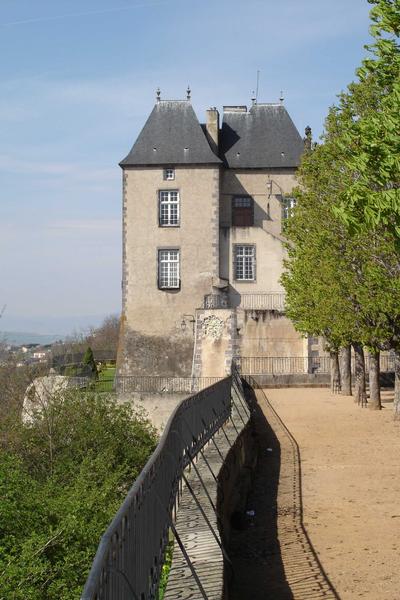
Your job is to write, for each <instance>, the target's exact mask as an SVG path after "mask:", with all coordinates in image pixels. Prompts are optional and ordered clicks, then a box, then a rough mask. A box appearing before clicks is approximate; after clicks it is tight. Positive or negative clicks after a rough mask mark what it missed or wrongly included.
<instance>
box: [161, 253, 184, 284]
mask: <svg viewBox="0 0 400 600" xmlns="http://www.w3.org/2000/svg"><path fill="white" fill-rule="evenodd" d="M180 283H181V282H180V252H179V250H178V249H177V248H173V249H170V248H165V249H164V248H163V249H161V250H159V251H158V287H159V288H160V290H170V289H173V290H174V289H175V290H176V289H179V288H180Z"/></svg>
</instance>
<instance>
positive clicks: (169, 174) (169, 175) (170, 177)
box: [164, 169, 175, 181]
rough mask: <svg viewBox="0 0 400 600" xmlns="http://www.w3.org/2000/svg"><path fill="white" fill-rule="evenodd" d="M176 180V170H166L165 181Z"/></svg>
mask: <svg viewBox="0 0 400 600" xmlns="http://www.w3.org/2000/svg"><path fill="white" fill-rule="evenodd" d="M174 179H175V169H164V180H165V181H173V180H174Z"/></svg>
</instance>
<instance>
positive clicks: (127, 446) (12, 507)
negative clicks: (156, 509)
mask: <svg viewBox="0 0 400 600" xmlns="http://www.w3.org/2000/svg"><path fill="white" fill-rule="evenodd" d="M4 430H6V432H7V435H3V432H0V433H1V442H2V443H1V447H0V496H1V497H2V502H1V503H0V533H1V536H0V538H1V542H0V598H1V599H3V598H4V600H5V599H7V600H8V599H9V598H13V600H56V599H57V600H70V599H75V598H78V597H79V595H80V592H81V590H82V587H83V584H84V582H85V579H86V577H87V574H88V571H89V568H90V565H91V562H92V560H93V557H94V554H95V552H96V549H97V545H98V542H99V539H100V537H101V535H102V534H103V533H104V530H105V529H106V527H107V525H108V523H109V522H110V520H111V519H112V517H113V516H114V514H115V513H116V511H117V509H118V508H119V506H120V504H121V502H122V500H123V498H124V497H125V495H126V493H127V491H128V489H129V488H130V486H131V485H132V483H133V481H134V480H135V478H136V477H137V476H138V474H139V473H140V471H141V470H142V468H143V466H144V464H145V463H146V461H147V459H148V457H149V455H150V453H151V452H152V451H153V449H154V447H155V443H156V434H155V431H154V429H153V428H152V426H151V425H150V424H149V423H148V422H147V421H146V420H145V419H144V418H143V416H142V415H141V414H139V413H136V412H135V411H134V410H133V409H132V407H131V406H130V405H127V404H123V405H119V404H118V403H117V402H116V400H115V399H114V398H113V397H112V396H106V395H104V394H99V395H96V394H93V393H87V394H82V393H80V392H76V391H74V392H72V391H70V392H68V393H63V395H58V396H57V397H53V398H52V400H51V401H50V402H49V403H48V405H47V406H46V410H43V409H42V410H41V411H40V412H39V411H38V413H37V415H36V417H35V419H34V421H33V423H32V424H30V425H29V426H26V425H23V424H22V423H20V422H17V421H16V420H15V419H10V421H9V422H8V423H5V424H4Z"/></svg>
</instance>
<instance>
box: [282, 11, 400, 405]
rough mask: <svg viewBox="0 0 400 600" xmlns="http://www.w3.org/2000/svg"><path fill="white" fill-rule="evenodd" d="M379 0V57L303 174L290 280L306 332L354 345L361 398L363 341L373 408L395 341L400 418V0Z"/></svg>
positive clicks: (331, 121)
mask: <svg viewBox="0 0 400 600" xmlns="http://www.w3.org/2000/svg"><path fill="white" fill-rule="evenodd" d="M371 3H372V4H373V5H374V7H373V9H372V10H371V18H372V21H373V25H372V27H371V32H372V34H373V35H374V38H375V43H374V44H373V45H372V46H371V47H370V50H371V51H372V54H373V56H372V58H371V57H370V58H367V59H365V61H363V64H362V66H361V68H360V69H359V70H358V71H357V74H358V81H357V82H355V83H352V84H350V85H349V87H348V90H347V92H346V93H343V94H341V95H340V98H339V104H338V106H336V107H332V108H331V109H330V111H329V114H328V117H327V120H326V123H325V134H324V137H323V143H322V144H321V145H320V146H318V147H317V148H315V149H314V150H313V151H310V149H309V151H308V153H307V154H306V156H305V157H304V160H303V163H302V165H301V168H300V171H299V182H300V188H299V189H298V190H297V192H296V197H297V199H298V207H297V208H296V210H295V212H294V217H293V219H292V222H291V223H289V226H288V228H287V235H288V239H289V245H288V254H289V259H288V262H287V265H286V266H287V268H288V272H287V273H286V274H285V275H284V277H283V284H284V286H285V288H286V290H287V293H288V298H287V304H288V314H289V316H291V318H292V319H293V321H294V323H295V326H296V327H297V328H298V329H299V330H300V331H303V332H307V333H313V334H319V335H324V336H325V337H326V338H327V340H328V342H329V344H330V346H331V347H332V348H333V349H335V348H337V347H338V346H340V345H343V346H347V345H348V344H349V343H352V344H353V347H354V351H355V354H356V394H355V397H356V400H357V399H358V401H361V403H363V400H364V395H365V384H364V358H363V346H367V347H368V348H369V351H370V356H371V357H372V358H371V360H370V365H371V377H370V387H371V402H370V406H371V407H374V408H380V396H379V372H378V366H379V351H380V350H381V349H387V348H388V347H392V348H394V350H395V352H396V365H398V368H397V369H396V373H397V374H396V392H395V408H396V411H397V413H398V414H399V416H400V355H399V349H400V331H399V324H400V289H399V281H400V277H399V275H400V258H399V247H400V246H399V241H400V229H399V223H400V220H399V219H400V197H399V188H400V183H399V182H400V169H399V167H400V155H399V149H400V137H399V133H398V132H399V129H400V128H399V123H398V121H399V119H398V115H399V107H400V103H399V100H400V90H399V85H400V78H399V75H400V59H399V46H398V44H397V36H398V33H399V28H400V24H399V23H400V20H399V16H400V3H399V0H371Z"/></svg>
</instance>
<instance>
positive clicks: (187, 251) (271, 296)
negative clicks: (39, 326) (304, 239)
mask: <svg viewBox="0 0 400 600" xmlns="http://www.w3.org/2000/svg"><path fill="white" fill-rule="evenodd" d="M226 113H227V117H226V119H225V115H224V122H223V124H222V128H220V127H219V115H218V111H217V110H216V109H210V110H208V111H207V119H208V125H206V126H203V127H202V128H201V126H200V124H199V123H198V121H197V118H196V116H195V114H194V112H193V110H192V108H191V105H190V102H188V101H168V102H167V101H166V102H165V103H163V101H159V102H158V103H157V104H156V106H155V108H154V109H153V112H152V114H151V115H150V117H149V120H148V121H147V123H146V125H145V127H144V128H143V130H142V132H141V134H140V135H139V138H138V140H137V142H136V143H135V145H134V146H133V148H132V150H131V152H130V154H129V155H128V156H127V158H126V159H124V161H122V163H121V166H122V168H123V281H122V290H123V294H122V295H123V308H122V324H121V335H120V345H119V353H118V372H119V375H143V374H148V375H150V374H151V375H175V376H190V375H193V376H197V377H215V376H223V375H225V374H226V373H227V372H229V369H230V364H231V361H232V358H234V357H235V356H238V355H239V354H242V355H246V356H262V355H265V356H273V355H295V356H296V355H297V356H302V355H304V354H307V344H306V343H305V342H304V340H302V339H301V338H300V337H299V336H298V335H297V334H296V333H295V331H294V329H293V327H292V325H291V324H290V322H289V321H288V320H287V319H286V317H285V316H284V314H283V310H282V307H283V300H282V297H283V289H282V286H281V284H280V276H281V274H282V268H283V260H284V256H285V250H284V246H283V241H284V237H283V231H282V230H283V216H284V214H285V212H284V202H285V197H286V196H287V195H288V194H290V192H291V190H292V189H293V187H294V185H295V183H296V181H295V173H296V168H297V164H298V160H299V157H300V154H301V151H302V142H301V138H300V136H299V134H298V133H297V130H296V129H295V128H294V125H293V124H292V122H291V121H290V117H288V115H287V113H286V111H285V109H284V108H283V107H279V106H276V105H261V106H260V108H258V106H253V107H252V109H251V110H250V111H247V109H246V110H245V107H227V108H226ZM236 121H237V122H238V126H237V131H234V134H235V135H234V136H233V139H231V138H232V131H233V127H236V125H235V123H236ZM263 127H264V129H265V132H264V133H268V131H269V130H270V129H271V131H272V133H270V134H269V135H270V136H271V135H272V136H273V137H271V138H270V139H268V135H267V137H266V136H265V135H264V133H263ZM240 128H242V129H240ZM279 128H280V129H279ZM235 136H236V137H235ZM246 136H247V137H248V138H249V139H247V141H246ZM253 137H254V143H253ZM236 138H237V140H239V141H237V140H236ZM265 140H267V141H265ZM235 143H236V144H239V146H238V148H239V150H240V151H237V152H236V153H235V152H233V150H232V148H235ZM263 144H264V145H265V144H267V147H266V149H265V153H264V151H263ZM253 155H254V157H253ZM264 155H265V157H266V158H265V159H264ZM252 157H253V158H254V165H253V164H252V160H253V159H252ZM236 165H237V166H236ZM243 165H244V166H243ZM167 192H173V193H176V194H175V200H176V198H178V204H179V208H178V211H179V216H178V218H176V217H175V221H174V222H173V224H172V225H170V224H168V225H167V226H166V225H165V222H163V220H162V217H161V210H162V208H161V200H160V198H161V195H160V194H161V193H167ZM167 196H168V194H167ZM238 198H239V204H240V202H241V200H240V199H244V204H246V202H247V203H250V209H249V210H250V212H251V217H249V218H250V221H249V222H248V223H247V222H239V223H238V222H236V221H235V218H236V217H235V215H234V214H233V211H235V210H237V204H235V205H234V202H236V199H238ZM168 210H169V209H168ZM239 210H240V208H239ZM244 210H245V211H246V210H247V209H246V208H245V209H244ZM242 213H243V211H242ZM246 218H247V217H246ZM248 248H253V250H251V252H253V256H252V257H251V258H250V259H248V261H250V262H251V265H250V267H249V269H250V274H247V275H246V274H245V276H243V274H241V273H239V272H238V266H237V261H238V260H239V259H238V252H239V253H240V252H244V251H246V249H248ZM238 249H239V251H238ZM243 249H244V250H243ZM166 250H172V251H173V252H174V253H175V254H174V257H175V258H177V262H178V263H179V267H178V269H179V283H177V281H175V282H174V284H173V285H171V287H168V286H165V285H164V282H163V280H162V281H161V285H160V277H162V275H160V273H161V271H160V269H162V268H164V267H163V265H161V264H160V261H161V260H162V259H161V258H160V256H164V254H162V255H161V254H160V252H164V251H166ZM168 256H169V255H168ZM243 260H244V261H245V260H247V259H243ZM244 264H245V262H243V265H244ZM246 264H248V262H247V263H246ZM166 268H167V269H168V268H170V267H169V266H168V265H167V267H166ZM243 268H246V267H243ZM205 297H208V300H207V301H206V303H205ZM218 324H219V325H220V327H218Z"/></svg>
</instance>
